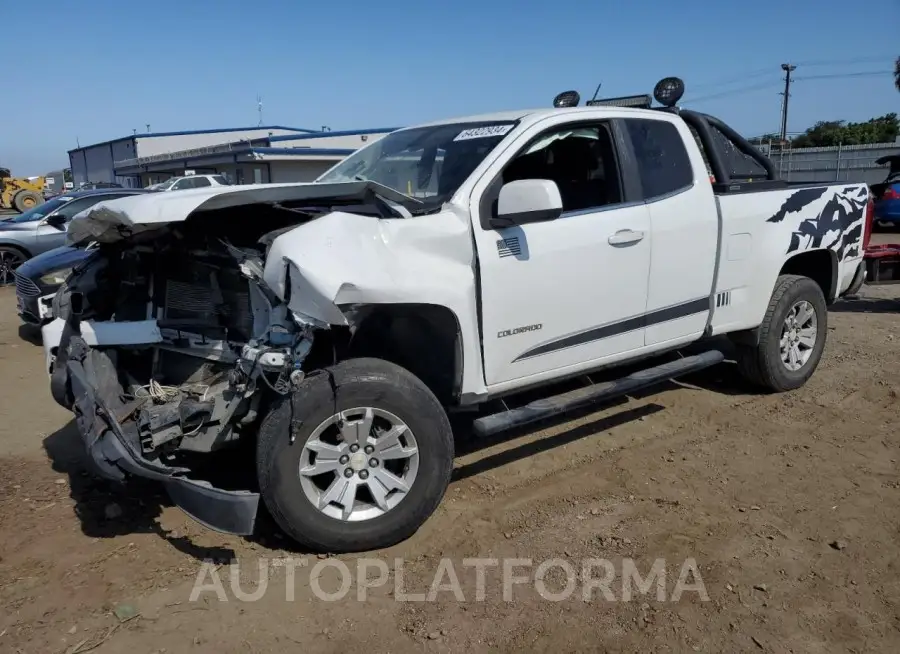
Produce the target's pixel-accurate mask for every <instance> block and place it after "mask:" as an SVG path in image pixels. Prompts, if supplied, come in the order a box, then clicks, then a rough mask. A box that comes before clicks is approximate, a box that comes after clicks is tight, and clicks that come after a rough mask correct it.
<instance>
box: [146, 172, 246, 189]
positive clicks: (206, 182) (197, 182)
mask: <svg viewBox="0 0 900 654" xmlns="http://www.w3.org/2000/svg"><path fill="white" fill-rule="evenodd" d="M230 185H231V184H229V182H228V180H227V179H225V177H224V176H222V175H185V176H184V177H170V178H169V179H167V180H166V181H164V182H160V183H159V184H151V185H150V186H148V187H147V190H150V191H183V190H185V189H189V188H206V187H209V186H230Z"/></svg>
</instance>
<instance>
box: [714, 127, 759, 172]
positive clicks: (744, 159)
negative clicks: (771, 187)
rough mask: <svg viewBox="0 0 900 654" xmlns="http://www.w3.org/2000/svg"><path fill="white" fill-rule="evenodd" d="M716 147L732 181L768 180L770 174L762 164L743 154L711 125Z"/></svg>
mask: <svg viewBox="0 0 900 654" xmlns="http://www.w3.org/2000/svg"><path fill="white" fill-rule="evenodd" d="M710 131H711V132H712V137H713V141H715V145H714V146H713V147H715V148H716V149H718V151H719V152H720V153H721V154H722V159H723V163H724V164H725V167H726V168H728V175H729V176H730V177H731V179H738V180H740V179H744V180H750V179H760V178H761V179H766V177H767V176H768V173H767V172H766V169H765V168H764V167H763V165H762V164H761V163H759V162H758V161H757V160H756V159H754V158H753V157H751V156H749V155H747V154H744V153H743V152H741V151H740V150H739V149H738V147H737V146H736V145H735V144H734V142H732V140H731V139H730V138H728V137H727V136H726V135H725V134H723V133H722V131H721V130H720V129H718V128H717V127H716V126H715V125H710Z"/></svg>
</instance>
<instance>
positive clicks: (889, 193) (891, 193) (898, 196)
mask: <svg viewBox="0 0 900 654" xmlns="http://www.w3.org/2000/svg"><path fill="white" fill-rule="evenodd" d="M881 199H882V200H900V192H898V191H897V189H895V188H894V187H893V186H888V187H887V188H886V189H884V195H882V196H881Z"/></svg>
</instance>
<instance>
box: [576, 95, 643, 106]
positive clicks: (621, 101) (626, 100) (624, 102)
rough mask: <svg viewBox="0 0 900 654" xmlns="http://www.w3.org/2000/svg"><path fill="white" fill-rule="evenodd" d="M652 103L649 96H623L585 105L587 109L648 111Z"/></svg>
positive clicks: (602, 99) (593, 101)
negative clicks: (607, 108) (630, 108)
mask: <svg viewBox="0 0 900 654" xmlns="http://www.w3.org/2000/svg"><path fill="white" fill-rule="evenodd" d="M652 103H653V98H651V97H650V96H649V95H646V94H644V95H624V96H622V97H619V98H600V99H598V100H588V101H587V102H586V103H585V105H586V106H588V107H639V108H643V109H649V108H650V105H651V104H652Z"/></svg>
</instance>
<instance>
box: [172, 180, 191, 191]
mask: <svg viewBox="0 0 900 654" xmlns="http://www.w3.org/2000/svg"><path fill="white" fill-rule="evenodd" d="M191 181H192V180H191V179H190V178H185V179H182V180H179V181H177V182H175V185H174V186H172V190H173V191H181V190H184V189H186V188H192V187H193V184H192V183H191Z"/></svg>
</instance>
